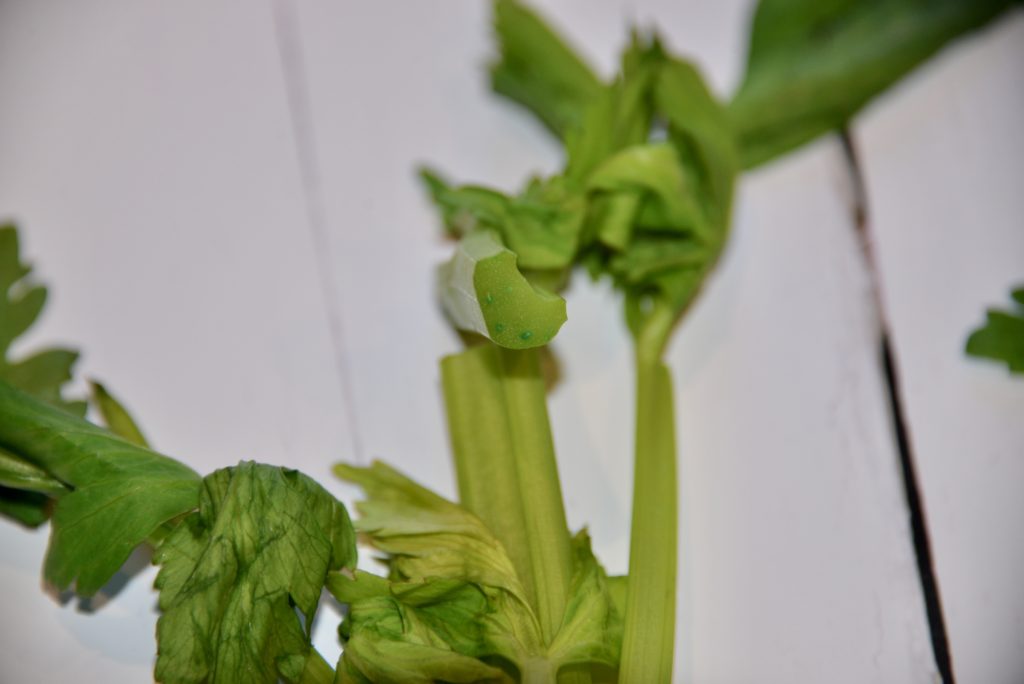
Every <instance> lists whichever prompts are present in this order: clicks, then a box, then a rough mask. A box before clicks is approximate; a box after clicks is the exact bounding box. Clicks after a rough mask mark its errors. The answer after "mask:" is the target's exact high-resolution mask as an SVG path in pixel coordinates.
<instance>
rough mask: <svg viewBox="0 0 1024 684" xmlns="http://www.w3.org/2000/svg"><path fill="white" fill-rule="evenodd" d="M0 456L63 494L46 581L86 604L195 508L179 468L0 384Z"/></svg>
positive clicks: (192, 477)
mask: <svg viewBox="0 0 1024 684" xmlns="http://www.w3.org/2000/svg"><path fill="white" fill-rule="evenodd" d="M0 449H3V450H5V451H7V452H9V453H11V454H13V455H14V456H16V457H18V458H20V459H23V460H24V461H26V462H28V463H30V464H32V465H34V466H36V467H37V468H39V469H40V470H42V471H44V472H45V473H47V474H48V475H49V476H50V477H52V478H54V479H55V480H58V481H59V482H60V483H62V484H63V485H64V486H65V487H67V489H69V490H70V491H69V492H68V493H66V494H63V496H61V497H60V500H59V501H58V502H57V506H56V510H55V512H54V515H53V535H52V538H51V540H50V547H49V550H48V551H47V556H46V566H45V576H46V579H47V580H48V581H49V582H51V583H53V584H54V585H56V586H57V587H58V588H61V589H64V588H67V587H68V586H69V585H71V583H72V582H74V583H75V588H76V591H77V592H78V593H79V594H81V595H83V596H90V595H92V594H94V593H95V592H96V591H98V590H99V589H100V587H102V586H103V585H104V584H105V583H106V582H107V580H109V579H110V578H111V577H112V576H113V574H114V573H115V572H116V571H117V569H118V568H120V567H121V564H122V563H124V561H125V560H126V559H127V558H128V556H129V554H130V553H131V552H132V549H134V548H135V547H136V546H138V545H139V544H141V543H142V542H143V541H145V540H146V539H147V538H149V537H150V536H151V535H152V534H153V533H154V532H155V531H156V530H157V529H158V528H159V527H160V526H161V525H162V524H163V523H165V522H166V521H168V520H170V519H172V518H174V517H176V516H178V515H181V514H182V513H185V512H187V511H189V510H191V509H193V508H195V506H196V503H197V500H198V496H199V482H200V480H199V476H198V475H197V474H196V473H194V472H193V471H192V470H191V469H190V468H188V467H187V466H184V465H182V464H181V463H178V462H177V461H174V460H172V459H170V458H168V457H166V456H162V455H160V454H157V453H155V452H153V451H150V450H149V449H145V448H142V447H139V446H136V445H134V444H131V443H129V442H126V441H124V440H123V439H121V438H119V437H115V436H114V435H112V434H111V433H109V432H107V431H106V430H104V429H102V428H99V427H97V426H95V425H92V424H90V423H87V422H85V421H83V420H81V419H79V418H75V417H74V416H72V415H70V414H68V413H66V412H64V411H61V410H59V409H56V408H53V407H51V406H49V405H46V404H43V403H40V402H39V401H37V400H35V399H33V398H32V397H30V396H28V395H26V394H24V393H22V392H20V391H18V390H16V389H14V388H13V387H11V386H10V385H8V384H6V383H4V382H2V381H0Z"/></svg>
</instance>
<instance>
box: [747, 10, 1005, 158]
mask: <svg viewBox="0 0 1024 684" xmlns="http://www.w3.org/2000/svg"><path fill="white" fill-rule="evenodd" d="M1014 1H1015V0H970V1H968V2H964V0H931V1H930V2H919V1H914V0H824V1H823V0H761V2H760V3H758V6H757V11H756V13H755V14H754V20H753V25H752V28H751V35H750V50H749V54H748V58H747V73H746V76H745V77H744V80H743V84H742V86H741V87H740V89H739V91H738V92H737V93H736V96H735V98H734V99H733V101H732V103H731V104H730V108H729V109H730V114H731V115H732V118H733V121H734V122H735V125H736V130H737V133H738V134H739V136H740V139H741V149H742V150H743V165H744V166H745V167H751V166H757V165H758V164H761V163H764V162H766V161H769V160H771V159H773V158H775V157H777V156H779V155H781V154H783V153H785V152H788V151H790V150H792V149H793V148H796V147H799V146H800V145H802V144H804V143H806V142H809V141H810V140H812V139H813V138H816V137H817V136H819V135H821V134H822V133H827V132H829V131H831V130H835V129H837V128H841V127H843V126H845V125H846V124H847V123H848V122H849V121H850V119H851V118H853V116H854V114H856V113H857V111H858V110H859V109H860V108H861V107H863V106H864V105H865V104H867V102H869V101H870V100H871V99H872V98H873V97H875V96H876V95H877V94H879V93H880V92H882V91H883V90H885V89H886V88H888V87H889V86H890V85H892V84H893V83H895V82H896V81H898V80H899V79H900V78H902V77H903V76H904V75H906V74H907V73H908V72H910V71H911V70H912V69H913V68H914V67H916V66H917V65H918V64H920V63H921V62H923V61H924V60H926V59H927V58H928V57H930V56H931V55H932V54H934V53H935V52H936V51H938V50H939V49H940V48H941V47H942V46H943V45H945V44H946V43H947V42H949V41H950V40H952V39H953V38H956V37H957V36H958V35H960V34H962V33H965V32H967V31H969V30H971V29H974V28H977V27H979V26H982V25H983V24H985V23H987V22H988V21H990V20H991V19H993V18H994V17H996V16H998V15H999V14H1000V13H1001V12H1002V11H1003V10H1005V9H1007V8H1008V7H1010V6H1011V5H1013V4H1014Z"/></svg>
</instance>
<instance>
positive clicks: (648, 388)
mask: <svg viewBox="0 0 1024 684" xmlns="http://www.w3.org/2000/svg"><path fill="white" fill-rule="evenodd" d="M659 352H660V350H659ZM636 386H637V396H636V452H635V465H634V473H633V520H632V528H631V531H630V544H629V580H628V589H627V594H626V615H625V632H624V635H623V641H622V658H621V662H620V665H619V681H621V682H651V683H652V684H658V683H660V682H669V681H671V679H672V661H673V649H674V641H675V610H676V592H675V585H676V527H677V517H676V516H677V490H676V487H677V484H676V483H677V480H676V445H675V412H674V410H673V402H672V380H671V377H670V375H669V370H668V368H667V367H666V366H665V364H664V363H662V362H661V361H660V360H659V358H658V354H645V353H644V352H643V348H642V347H641V348H640V350H639V351H638V354H637V384H636Z"/></svg>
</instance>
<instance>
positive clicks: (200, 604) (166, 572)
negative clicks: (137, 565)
mask: <svg viewBox="0 0 1024 684" xmlns="http://www.w3.org/2000/svg"><path fill="white" fill-rule="evenodd" d="M153 560H154V562H155V563H157V564H159V565H160V566H161V569H160V574H159V575H158V576H157V580H156V588H157V589H158V590H159V591H160V609H161V610H162V611H163V615H162V616H161V617H160V620H159V622H158V623H157V639H158V642H159V650H158V653H157V661H156V679H157V681H160V682H169V683H170V682H173V683H175V684H178V683H185V682H189V683H193V682H194V683H195V684H200V683H201V682H275V681H277V679H278V676H281V677H283V678H284V679H285V680H286V681H289V682H299V681H301V680H302V676H303V672H305V671H306V669H307V667H309V666H310V664H309V663H308V662H307V661H308V660H309V659H310V658H313V659H314V660H316V659H319V656H318V655H316V654H315V652H313V651H312V646H311V645H310V630H311V629H312V625H313V617H314V615H315V613H316V609H317V604H318V603H319V600H320V592H321V590H322V588H323V586H324V582H325V580H326V577H327V572H328V571H332V570H340V569H342V568H349V569H352V568H354V567H355V563H356V548H355V535H354V533H353V531H352V524H351V522H350V521H349V518H348V514H347V513H346V511H345V508H344V507H343V506H342V505H341V504H340V503H338V502H337V501H336V500H335V499H334V497H332V496H331V495H330V494H328V493H327V492H326V491H325V490H324V489H323V488H322V487H320V485H318V484H316V483H315V482H313V481H312V480H310V479H309V478H308V477H306V476H305V475H303V474H301V473H299V472H297V471H295V470H288V469H285V468H277V467H273V466H267V465H259V464H256V463H252V462H243V463H240V464H239V465H238V466H236V467H234V468H225V469H223V470H218V471H216V472H215V473H213V474H212V475H209V476H208V477H207V478H206V479H205V480H203V486H202V493H201V494H200V496H199V508H198V510H197V511H194V512H193V513H191V514H189V515H188V516H187V517H185V518H184V520H182V521H181V523H180V524H179V525H178V526H177V527H176V528H175V529H174V531H173V532H171V533H170V535H169V536H168V537H167V538H166V539H165V540H164V542H163V543H162V544H161V545H160V547H159V549H158V551H157V553H156V556H155V557H154V559H153ZM296 610H297V611H298V612H299V613H301V615H302V617H303V620H302V621H300V620H299V616H298V615H296Z"/></svg>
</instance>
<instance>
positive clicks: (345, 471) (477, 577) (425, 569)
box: [334, 461, 528, 604]
mask: <svg viewBox="0 0 1024 684" xmlns="http://www.w3.org/2000/svg"><path fill="white" fill-rule="evenodd" d="M334 473H335V474H336V475H337V476H338V477H340V478H341V479H343V480H345V481H347V482H352V483H353V484H356V485H358V486H359V487H360V488H361V489H362V490H363V491H364V492H365V493H366V495H367V499H366V500H365V501H360V502H359V503H357V504H356V509H357V510H358V511H359V514H360V519H359V520H358V521H356V529H357V530H358V531H359V532H360V533H361V534H365V535H367V536H368V537H369V539H370V540H371V541H372V543H373V545H374V546H375V547H376V548H378V549H380V550H381V551H384V552H385V553H387V554H389V555H390V567H391V571H392V573H393V574H394V576H395V578H397V579H401V580H403V581H413V582H416V581H423V580H428V579H434V578H439V577H447V578H453V577H454V578H458V579H464V580H467V581H470V582H474V583H476V584H480V585H485V586H489V587H495V588H498V589H502V590H504V591H506V592H508V593H509V594H511V595H512V596H515V597H517V598H519V599H520V600H521V601H522V602H523V603H524V604H527V603H528V602H527V600H526V592H525V591H524V590H523V586H522V584H521V583H520V581H519V578H518V577H517V576H516V572H515V569H514V567H513V565H512V561H511V560H509V557H508V554H507V553H506V552H505V549H504V547H502V545H501V544H500V543H499V542H498V541H497V540H496V539H495V538H494V535H493V534H491V531H490V530H488V529H487V527H486V526H485V525H484V524H483V523H482V522H481V521H480V519H479V518H477V517H476V516H475V515H473V514H472V513H470V512H469V511H467V510H466V509H464V508H463V507H462V506H460V505H458V504H456V503H452V502H451V501H448V500H447V499H445V498H444V497H441V496H438V495H437V494H434V493H433V492H431V491H430V490H428V489H425V488H424V487H421V486H419V485H418V484H416V483H415V482H413V481H412V480H410V479H409V478H407V477H405V476H404V475H402V474H401V473H399V472H398V471H396V470H395V469H393V468H391V467H390V466H388V465H387V464H385V463H381V462H380V461H375V462H374V463H373V464H372V465H371V466H370V467H368V468H359V467H356V466H351V465H347V464H343V463H340V464H338V465H336V466H334Z"/></svg>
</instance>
